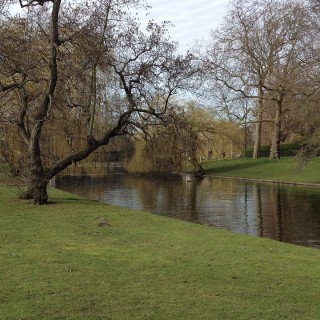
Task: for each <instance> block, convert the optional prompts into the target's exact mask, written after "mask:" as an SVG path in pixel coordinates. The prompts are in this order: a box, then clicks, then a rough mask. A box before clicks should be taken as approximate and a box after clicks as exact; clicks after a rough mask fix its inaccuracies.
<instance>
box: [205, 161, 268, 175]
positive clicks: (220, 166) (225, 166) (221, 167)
mask: <svg viewBox="0 0 320 320" xmlns="http://www.w3.org/2000/svg"><path fill="white" fill-rule="evenodd" d="M259 160H260V161H257V160H254V161H250V160H225V161H219V163H213V165H212V167H208V168H206V169H205V174H208V173H211V174H212V173H214V174H217V173H225V172H231V171H236V170H241V169H248V168H253V167H258V166H260V165H264V164H265V163H266V162H267V159H259Z"/></svg>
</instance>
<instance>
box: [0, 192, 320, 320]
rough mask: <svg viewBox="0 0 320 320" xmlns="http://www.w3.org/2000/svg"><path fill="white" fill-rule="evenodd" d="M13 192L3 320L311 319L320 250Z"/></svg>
mask: <svg viewBox="0 0 320 320" xmlns="http://www.w3.org/2000/svg"><path fill="white" fill-rule="evenodd" d="M14 190H15V189H13V188H9V187H5V186H2V187H1V186H0V230H1V231H0V319H2V320H4V319H8V320H9V319H10V320H11V319H24V320H27V319H28V320H31V319H32V320H34V319H74V320H78V319H86V320H87V319H89V320H90V319H95V320H96V319H119V320H122V319H130V320H131V319H164V320H168V319H184V320H185V319H192V320H194V319H224V320H225V319H237V320H239V319H270V320H271V319H272V320H275V319H277V320H278V319H299V320H301V319H304V320H306V319H319V314H320V304H319V303H318V300H319V293H320V251H318V250H314V249H308V248H304V247H299V246H294V245H289V244H283V243H278V242H276V241H272V240H268V239H261V238H255V237H251V236H245V235H238V234H233V233H231V232H228V231H224V230H219V229H214V228H209V227H206V226H200V225H196V224H192V223H188V222H183V221H178V220H174V219H170V218H165V217H159V216H156V215H152V214H148V213H144V212H139V211H133V210H128V209H122V208H117V207H113V206H109V205H105V204H101V203H98V202H95V201H92V200H87V199H83V198H80V197H78V196H74V195H70V194H67V193H63V192H60V191H57V190H50V196H51V197H50V199H51V200H52V202H53V203H52V204H50V205H47V206H34V205H33V204H31V203H30V202H25V201H21V200H16V197H17V194H16V193H15V192H14ZM103 219H105V220H103ZM102 221H103V222H106V221H107V222H108V223H106V224H105V225H104V226H101V227H99V224H101V222H102Z"/></svg>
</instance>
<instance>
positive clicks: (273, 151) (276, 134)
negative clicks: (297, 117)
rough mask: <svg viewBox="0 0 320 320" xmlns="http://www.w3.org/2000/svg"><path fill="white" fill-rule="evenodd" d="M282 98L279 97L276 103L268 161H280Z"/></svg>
mask: <svg viewBox="0 0 320 320" xmlns="http://www.w3.org/2000/svg"><path fill="white" fill-rule="evenodd" d="M282 101H283V99H282V97H281V95H280V97H279V99H278V101H277V110H276V115H275V119H274V127H273V138H272V143H271V148H270V156H269V158H270V159H273V160H279V159H280V141H281V118H282Z"/></svg>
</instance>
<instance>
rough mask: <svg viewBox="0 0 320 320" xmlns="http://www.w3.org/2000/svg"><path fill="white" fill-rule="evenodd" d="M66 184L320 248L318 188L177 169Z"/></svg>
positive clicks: (76, 190)
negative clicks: (188, 173)
mask: <svg viewBox="0 0 320 320" xmlns="http://www.w3.org/2000/svg"><path fill="white" fill-rule="evenodd" d="M65 184H66V185H65V186H64V187H62V189H63V190H66V191H70V192H73V193H77V194H81V195H84V196H89V197H91V198H95V199H99V200H102V201H105V202H107V203H111V204H116V205H120V206H124V207H131V208H136V209H144V210H147V211H151V212H154V213H158V214H163V215H168V216H175V217H177V218H181V219H184V220H191V221H193V222H197V223H201V224H206V225H212V226H216V227H222V228H225V229H229V230H232V231H235V232H240V233H247V234H254V235H258V236H260V237H268V238H272V239H275V240H280V241H284V242H291V243H299V244H301V243H302V244H305V245H310V246H317V247H319V248H320V214H319V209H318V203H319V202H320V192H319V190H316V191H314V190H311V189H305V188H301V187H300V188H299V187H292V186H285V185H275V184H258V183H254V182H243V181H238V180H228V179H218V178H214V177H205V178H204V179H203V180H196V179H189V178H185V176H180V175H177V176H171V177H165V178H161V177H158V178H150V177H146V176H134V175H114V176H112V175H110V176H108V177H105V178H91V177H85V178H83V177H81V178H79V177H73V178H71V179H67V180H66V183H65ZM57 185H58V187H59V181H58V184H57ZM114 200H115V201H114Z"/></svg>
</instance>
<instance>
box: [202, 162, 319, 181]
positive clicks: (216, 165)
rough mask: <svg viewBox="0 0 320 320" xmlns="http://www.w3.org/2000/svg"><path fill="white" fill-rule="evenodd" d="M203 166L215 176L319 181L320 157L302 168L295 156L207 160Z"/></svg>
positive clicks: (207, 172)
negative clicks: (275, 158) (271, 158)
mask: <svg viewBox="0 0 320 320" xmlns="http://www.w3.org/2000/svg"><path fill="white" fill-rule="evenodd" d="M203 167H204V169H205V172H206V174H212V175H217V176H219V175H220V176H230V177H246V178H254V179H267V180H281V181H290V182H306V183H320V158H314V159H312V160H311V161H310V162H309V163H308V164H307V165H306V166H304V167H302V168H301V166H299V161H298V159H297V158H295V157H286V158H281V159H280V160H269V159H267V158H260V159H235V160H219V161H208V162H206V163H203Z"/></svg>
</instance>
